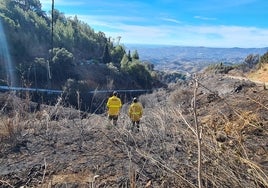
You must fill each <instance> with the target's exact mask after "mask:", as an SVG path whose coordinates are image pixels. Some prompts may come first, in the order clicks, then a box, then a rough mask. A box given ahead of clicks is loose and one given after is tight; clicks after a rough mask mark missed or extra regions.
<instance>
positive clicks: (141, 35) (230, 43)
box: [78, 15, 268, 47]
mask: <svg viewBox="0 0 268 188" xmlns="http://www.w3.org/2000/svg"><path fill="white" fill-rule="evenodd" d="M78 18H79V19H81V20H83V21H84V22H86V23H88V24H89V25H90V26H91V27H92V28H93V29H95V28H98V29H99V30H100V31H102V32H104V33H105V34H106V36H107V37H113V38H116V37H118V36H121V37H122V42H123V43H143V44H172V45H187V46H210V47H266V46H267V44H268V29H261V28H256V27H241V26H225V25H215V26H195V25H172V26H170V25H156V26H149V25H145V26H143V25H138V24H124V22H123V21H124V20H128V21H130V20H132V19H133V20H135V21H137V18H135V17H124V18H122V17H119V16H116V17H113V16H108V17H105V16H101V17H99V16H81V15H78ZM140 19H141V18H140ZM122 20H123V21H122Z"/></svg>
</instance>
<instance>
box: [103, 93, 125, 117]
mask: <svg viewBox="0 0 268 188" xmlns="http://www.w3.org/2000/svg"><path fill="white" fill-rule="evenodd" d="M106 106H107V108H108V114H109V115H118V114H119V111H120V109H121V107H122V103H121V100H120V99H119V98H118V97H116V96H112V97H110V98H109V99H108V101H107V104H106Z"/></svg>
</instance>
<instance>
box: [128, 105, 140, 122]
mask: <svg viewBox="0 0 268 188" xmlns="http://www.w3.org/2000/svg"><path fill="white" fill-rule="evenodd" d="M142 113H143V107H142V105H141V103H139V102H136V103H135V102H133V103H132V104H131V105H130V107H129V110H128V115H129V117H130V119H131V120H132V121H139V120H140V118H141V117H142Z"/></svg>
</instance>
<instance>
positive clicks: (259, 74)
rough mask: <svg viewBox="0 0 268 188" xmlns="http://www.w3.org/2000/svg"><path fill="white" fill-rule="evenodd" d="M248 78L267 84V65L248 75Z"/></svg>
mask: <svg viewBox="0 0 268 188" xmlns="http://www.w3.org/2000/svg"><path fill="white" fill-rule="evenodd" d="M248 78H249V79H250V80H253V81H259V82H268V64H264V65H263V67H262V68H261V69H259V70H257V71H254V72H251V73H249V74H248Z"/></svg>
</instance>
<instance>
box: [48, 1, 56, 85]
mask: <svg viewBox="0 0 268 188" xmlns="http://www.w3.org/2000/svg"><path fill="white" fill-rule="evenodd" d="M53 36H54V0H52V3H51V39H50V40H51V41H50V42H51V43H50V45H51V53H50V60H49V61H48V65H47V69H48V89H51V71H50V64H51V63H52V58H53V48H54V40H53Z"/></svg>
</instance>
